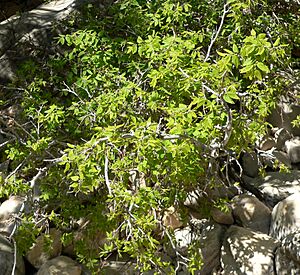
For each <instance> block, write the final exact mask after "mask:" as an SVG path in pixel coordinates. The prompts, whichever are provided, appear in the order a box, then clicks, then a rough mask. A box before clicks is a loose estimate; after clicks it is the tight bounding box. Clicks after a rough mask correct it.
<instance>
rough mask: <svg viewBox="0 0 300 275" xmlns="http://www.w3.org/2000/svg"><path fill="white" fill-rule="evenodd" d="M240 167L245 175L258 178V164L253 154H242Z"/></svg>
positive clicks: (255, 155)
mask: <svg viewBox="0 0 300 275" xmlns="http://www.w3.org/2000/svg"><path fill="white" fill-rule="evenodd" d="M242 167H243V172H244V174H245V175H247V176H249V177H252V178H255V177H257V176H258V172H259V163H258V158H257V154H256V153H255V152H251V153H248V152H246V153H244V155H243V156H242Z"/></svg>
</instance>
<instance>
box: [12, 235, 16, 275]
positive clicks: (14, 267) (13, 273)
mask: <svg viewBox="0 0 300 275" xmlns="http://www.w3.org/2000/svg"><path fill="white" fill-rule="evenodd" d="M12 241H13V244H14V264H13V268H12V271H11V275H15V272H16V266H17V244H16V241H15V239H12Z"/></svg>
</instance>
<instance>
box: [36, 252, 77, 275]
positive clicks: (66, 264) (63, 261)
mask: <svg viewBox="0 0 300 275" xmlns="http://www.w3.org/2000/svg"><path fill="white" fill-rule="evenodd" d="M37 275H81V266H80V265H79V264H78V263H77V262H75V261H73V260H72V259H71V258H69V257H66V256H59V257H56V258H54V259H52V260H49V261H47V262H45V263H44V264H43V265H42V266H41V268H40V269H39V271H38V273H37Z"/></svg>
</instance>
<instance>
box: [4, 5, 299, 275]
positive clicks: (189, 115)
mask: <svg viewBox="0 0 300 275" xmlns="http://www.w3.org/2000/svg"><path fill="white" fill-rule="evenodd" d="M298 17H299V16H298V13H296V12H295V11H294V10H289V7H285V8H284V10H280V9H279V11H278V12H277V13H276V14H275V13H274V11H273V6H272V4H270V3H269V2H268V1H256V0H253V1H246V0H244V1H236V0H228V1H227V2H225V3H224V1H218V0H217V1H195V0H189V1H179V0H167V1H142V0H122V1H117V2H115V3H113V4H111V5H108V6H107V7H106V8H102V9H97V8H96V7H95V6H93V5H91V4H90V5H88V6H87V7H85V8H84V9H83V10H82V11H81V14H80V15H79V14H78V15H75V16H74V18H73V17H72V18H70V19H69V22H68V23H67V25H68V28H67V30H68V33H67V34H64V35H60V36H59V37H58V39H57V43H58V44H57V45H56V49H57V51H56V52H55V53H53V54H52V55H50V56H48V57H47V59H46V62H45V59H44V58H40V55H39V56H38V57H37V58H35V59H33V60H30V61H28V62H27V63H25V64H24V65H23V67H22V68H21V70H20V76H22V83H20V84H19V85H21V84H22V85H23V86H26V90H25V92H24V94H23V97H22V101H21V104H22V107H23V118H22V119H23V120H25V121H28V122H29V123H27V124H25V125H26V126H24V127H22V128H17V131H18V135H19V138H18V139H16V142H14V143H13V144H10V145H9V146H8V147H7V150H6V158H7V159H9V160H11V165H12V170H13V171H14V173H13V175H11V176H8V177H6V178H5V179H4V180H3V183H2V185H1V190H0V191H1V195H2V196H5V195H9V194H19V193H24V192H27V193H28V192H29V193H30V192H31V191H30V188H29V186H28V181H30V179H32V178H34V177H35V176H36V175H37V171H42V172H41V173H40V174H39V176H40V177H39V179H38V182H39V184H38V186H39V189H40V195H39V206H38V208H39V211H40V212H39V213H42V214H43V215H44V216H43V217H45V215H46V217H48V218H47V219H48V220H49V221H50V222H51V223H52V224H54V225H56V226H57V227H59V228H62V229H63V228H66V227H70V225H71V224H72V222H73V221H74V220H78V219H79V218H81V217H85V218H87V219H88V220H89V224H88V226H87V227H86V229H85V230H86V231H85V236H86V239H83V240H79V241H78V242H77V243H76V250H77V257H78V258H79V259H80V260H81V261H83V262H84V263H85V264H87V265H88V266H89V267H90V268H91V269H92V268H94V270H95V272H97V268H99V265H98V264H97V262H98V261H97V259H98V258H99V257H100V256H101V257H102V258H105V257H106V256H107V255H109V253H111V252H112V251H115V250H117V251H118V253H120V254H124V253H127V254H129V255H130V256H131V257H133V258H135V259H136V260H137V264H138V268H139V269H140V270H141V271H145V270H149V269H151V268H156V269H157V271H158V272H159V271H161V269H162V268H165V267H166V266H169V269H168V270H169V271H170V274H172V272H174V269H175V268H176V263H178V262H183V263H185V264H186V265H188V266H189V268H190V270H191V271H193V270H196V269H197V268H199V263H201V261H200V260H199V259H200V258H199V257H200V256H201V255H199V249H198V250H197V249H192V248H191V249H190V256H189V257H188V258H186V257H183V255H181V254H180V253H179V252H178V251H176V253H175V255H176V257H175V258H176V259H175V260H174V261H175V263H174V262H164V261H162V259H161V256H162V253H161V252H159V251H161V250H160V248H161V245H163V246H164V248H166V247H167V246H171V248H172V249H175V250H176V245H174V240H173V237H172V230H171V229H170V228H168V227H166V226H165V225H164V224H163V222H162V217H163V214H164V212H165V211H166V209H168V208H169V207H171V206H173V207H175V208H176V209H179V211H181V214H182V215H183V217H184V216H185V214H186V213H185V212H184V210H183V207H182V204H183V202H184V200H185V199H186V197H187V194H188V192H190V191H193V190H197V191H198V192H200V193H201V192H202V191H203V190H207V188H208V187H209V186H214V185H215V184H216V183H217V182H218V183H219V184H220V183H221V184H224V185H230V184H233V183H234V182H232V181H230V179H228V177H226V175H227V172H228V169H229V167H230V165H231V164H234V163H236V162H237V161H238V157H239V154H240V153H241V152H242V151H244V150H248V149H249V148H250V147H251V146H253V144H254V142H255V140H256V139H257V138H258V137H259V136H260V135H263V134H264V133H265V131H266V123H265V118H266V116H267V115H268V114H269V113H270V111H271V110H272V108H273V107H274V106H275V103H276V99H277V98H278V97H279V95H281V94H282V93H283V92H284V87H285V85H287V83H288V80H287V79H285V77H284V74H282V73H281V72H282V71H284V70H286V69H287V68H288V66H289V65H290V63H291V60H292V59H291V54H290V52H291V49H292V47H297V46H299V43H300V42H299V38H298V36H296V34H298V33H299V24H298V20H299V18H298ZM28 64H30V65H28ZM41 169H42V170H41ZM207 199H208V201H209V205H211V204H212V203H214V202H212V201H210V200H209V198H207ZM38 218H39V217H37V214H36V215H33V216H31V218H30V217H29V218H28V219H29V221H30V220H31V222H32V223H33V224H36V227H39V226H40V225H39V224H37V223H36V222H37V219H38ZM27 223H28V222H27ZM27 223H24V224H23V227H22V228H20V230H19V233H18V234H19V240H20V242H19V243H20V246H21V247H25V246H26V245H29V244H23V243H22V242H21V240H22V236H23V235H24V234H27V233H26V232H27V231H26V230H32V227H30V226H27V227H26V224H27ZM99 230H100V231H102V232H106V233H107V234H108V240H109V242H108V243H107V244H106V245H105V246H104V247H103V249H102V250H101V251H99V249H97V248H95V249H92V248H91V247H90V246H88V245H87V244H89V243H88V242H87V239H88V238H90V239H93V236H96V234H97V232H98V231H99ZM158 232H163V233H158ZM71 235H72V234H71ZM71 235H70V234H69V233H68V234H65V237H64V238H65V240H66V242H67V241H70V240H71V239H72V236H71ZM99 253H100V254H99ZM173 274H174V273H173Z"/></svg>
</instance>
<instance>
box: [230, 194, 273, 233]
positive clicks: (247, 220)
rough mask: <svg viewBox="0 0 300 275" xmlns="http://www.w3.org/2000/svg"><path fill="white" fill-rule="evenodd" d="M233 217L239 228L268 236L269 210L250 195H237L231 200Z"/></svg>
mask: <svg viewBox="0 0 300 275" xmlns="http://www.w3.org/2000/svg"><path fill="white" fill-rule="evenodd" d="M232 201H233V203H232V209H233V216H234V218H235V220H236V222H237V224H239V225H240V226H243V227H247V228H249V229H252V230H256V231H260V232H262V233H265V234H268V232H269V227H270V220H271V210H270V209H269V208H268V207H267V206H266V205H264V204H263V203H262V202H261V201H260V200H258V199H257V198H256V197H254V196H250V195H246V194H243V195H239V196H236V197H234V198H233V200H232Z"/></svg>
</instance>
